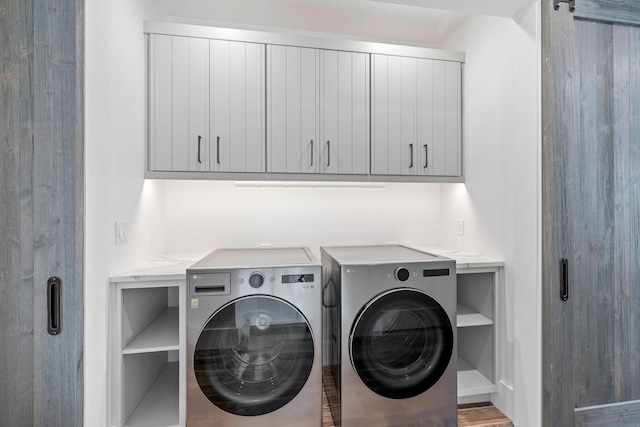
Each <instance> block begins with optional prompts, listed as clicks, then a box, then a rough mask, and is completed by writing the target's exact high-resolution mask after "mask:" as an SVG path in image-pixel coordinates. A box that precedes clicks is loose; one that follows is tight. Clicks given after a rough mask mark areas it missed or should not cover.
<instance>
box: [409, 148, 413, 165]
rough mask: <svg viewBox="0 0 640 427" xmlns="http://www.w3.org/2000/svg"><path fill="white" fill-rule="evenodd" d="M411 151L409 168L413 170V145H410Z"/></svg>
mask: <svg viewBox="0 0 640 427" xmlns="http://www.w3.org/2000/svg"><path fill="white" fill-rule="evenodd" d="M409 150H410V154H409V155H410V158H409V168H412V167H413V144H409Z"/></svg>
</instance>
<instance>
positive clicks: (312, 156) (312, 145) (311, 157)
mask: <svg viewBox="0 0 640 427" xmlns="http://www.w3.org/2000/svg"><path fill="white" fill-rule="evenodd" d="M311 166H313V139H312V140H311Z"/></svg>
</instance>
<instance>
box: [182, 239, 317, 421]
mask: <svg viewBox="0 0 640 427" xmlns="http://www.w3.org/2000/svg"><path fill="white" fill-rule="evenodd" d="M320 276H321V266H320V262H319V261H318V260H317V258H316V257H315V256H314V255H313V254H312V253H311V252H310V251H309V250H308V249H307V248H265V249H219V250H216V251H214V252H213V253H211V254H210V255H208V256H207V257H205V258H203V259H202V260H200V261H199V262H197V263H196V264H194V265H193V266H191V267H190V268H188V269H187V283H188V288H189V289H188V298H187V303H188V306H187V357H188V359H187V360H188V364H187V426H188V427H204V426H207V427H209V426H216V427H224V426H244V427H259V426H260V427H262V426H268V425H277V426H292V427H293V426H296V427H299V426H309V427H311V426H313V427H319V426H320V425H321V423H322V372H321V369H322V366H321V365H322V362H321V332H320V329H321V277H320Z"/></svg>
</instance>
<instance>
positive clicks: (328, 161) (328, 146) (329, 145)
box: [327, 141, 331, 167]
mask: <svg viewBox="0 0 640 427" xmlns="http://www.w3.org/2000/svg"><path fill="white" fill-rule="evenodd" d="M329 166H331V141H327V167H329Z"/></svg>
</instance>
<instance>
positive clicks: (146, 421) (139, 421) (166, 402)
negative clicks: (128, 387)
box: [125, 362, 180, 427]
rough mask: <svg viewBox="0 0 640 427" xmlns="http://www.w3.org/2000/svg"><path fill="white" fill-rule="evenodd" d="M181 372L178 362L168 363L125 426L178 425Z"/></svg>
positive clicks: (171, 426) (163, 426)
mask: <svg viewBox="0 0 640 427" xmlns="http://www.w3.org/2000/svg"><path fill="white" fill-rule="evenodd" d="M179 372H180V371H179V369H178V362H169V363H167V366H166V367H165V368H164V370H163V371H162V373H161V374H160V376H159V377H158V379H157V380H156V382H155V383H153V385H152V386H151V388H150V389H149V391H148V392H147V394H146V395H145V396H144V399H142V401H141V402H140V404H139V405H138V407H137V408H136V410H135V411H134V413H133V414H132V415H131V417H130V418H129V420H128V421H127V422H126V424H125V427H152V426H153V427H174V426H176V427H177V426H178V425H179V422H178V418H179V417H178V405H179V393H178V389H179V387H178V385H179V382H180V381H179Z"/></svg>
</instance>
